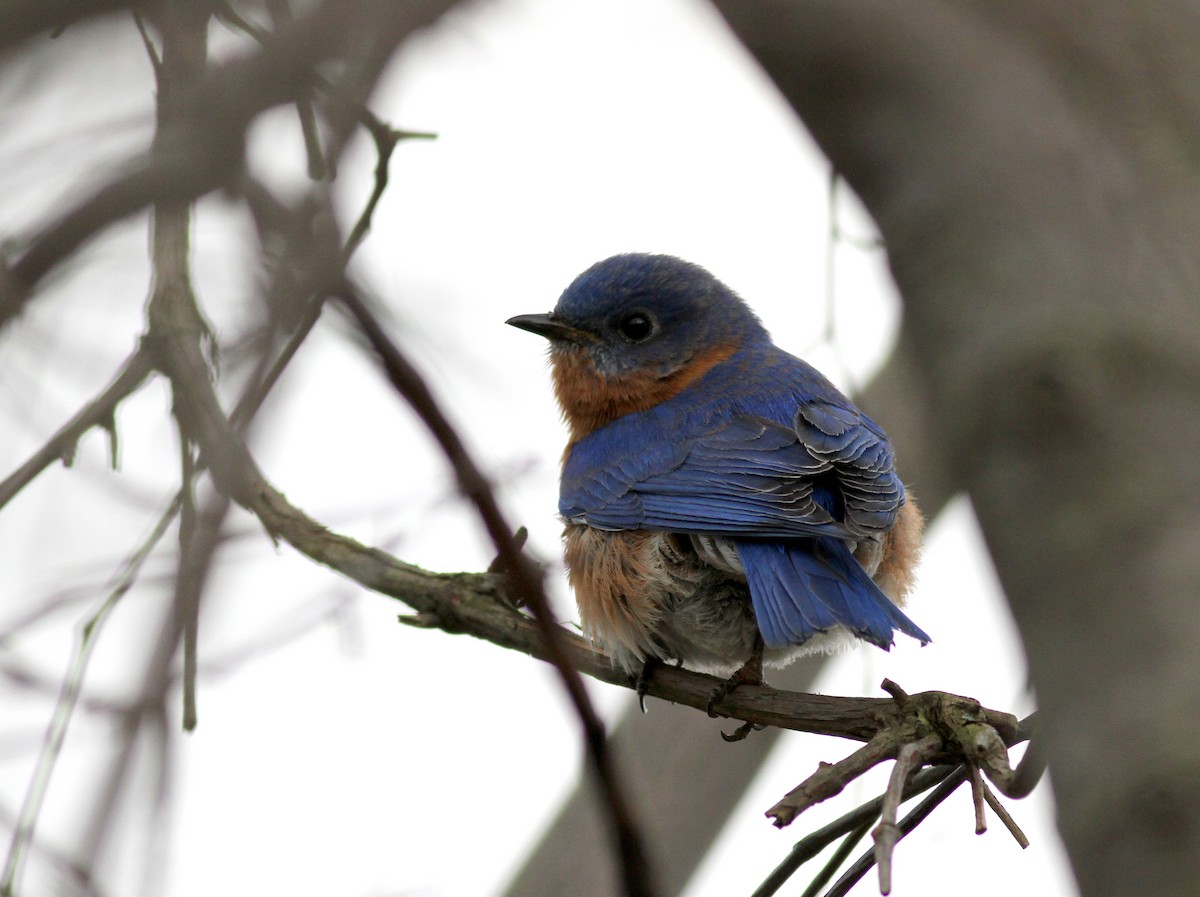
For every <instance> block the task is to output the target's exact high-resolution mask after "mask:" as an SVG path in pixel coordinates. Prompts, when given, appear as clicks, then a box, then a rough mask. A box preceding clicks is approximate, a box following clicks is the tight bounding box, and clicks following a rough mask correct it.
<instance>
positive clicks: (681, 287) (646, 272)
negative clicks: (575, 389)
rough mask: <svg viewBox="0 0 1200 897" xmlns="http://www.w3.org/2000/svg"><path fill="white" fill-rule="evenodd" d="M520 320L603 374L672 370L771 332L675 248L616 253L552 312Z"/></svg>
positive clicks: (660, 374)
mask: <svg viewBox="0 0 1200 897" xmlns="http://www.w3.org/2000/svg"><path fill="white" fill-rule="evenodd" d="M508 323H509V324H512V325H513V326H514V327H520V328H522V329H523V330H529V331H532V332H534V333H538V334H541V335H542V336H544V337H546V338H547V339H549V340H550V341H551V346H552V347H553V349H554V350H556V351H569V352H579V351H583V352H585V353H586V354H587V356H588V357H589V358H590V359H591V361H592V363H593V365H594V366H595V370H596V371H597V372H598V373H599V374H600V375H602V376H604V377H615V378H620V377H623V376H627V375H629V374H632V373H635V372H642V373H646V374H651V375H653V376H655V377H659V378H662V377H666V376H669V375H671V374H673V373H675V372H676V371H679V370H681V369H683V368H684V367H686V366H687V365H688V363H689V362H691V361H693V360H694V359H696V358H697V357H699V356H701V355H703V354H704V353H706V352H707V351H709V350H711V349H712V348H714V347H716V346H737V347H740V346H742V345H745V344H746V343H747V342H750V341H753V340H758V339H765V338H766V331H764V330H763V327H762V324H761V323H759V320H758V318H757V317H755V315H754V312H752V311H751V310H750V309H749V307H748V306H747V305H746V303H744V302H743V301H742V300H741V299H740V298H738V296H737V294H735V293H734V292H733V291H732V290H731V289H729V287H727V286H725V284H723V283H721V281H719V280H717V279H716V278H715V277H713V276H712V275H711V274H709V273H708V272H707V271H705V270H704V269H703V268H701V267H700V266H699V265H693V264H692V263H691V262H685V261H683V260H682V259H678V258H675V257H674V256H669V255H644V254H638V253H630V254H627V255H616V256H613V257H612V258H609V259H605V260H604V261H602V262H597V263H596V264H594V265H592V267H590V268H588V269H587V270H586V271H584V272H583V273H582V274H580V275H579V276H578V277H577V278H575V280H574V282H572V283H571V285H570V286H568V287H567V288H566V290H565V291H564V292H563V294H562V296H561V297H559V300H558V305H556V306H555V308H554V311H553V312H551V313H550V314H548V315H519V316H517V317H515V318H512V319H510V320H509V321H508Z"/></svg>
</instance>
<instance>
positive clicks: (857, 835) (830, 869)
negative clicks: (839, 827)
mask: <svg viewBox="0 0 1200 897" xmlns="http://www.w3.org/2000/svg"><path fill="white" fill-rule="evenodd" d="M870 831H871V823H869V822H868V823H867V824H866V825H860V826H859V827H858V828H856V829H855V830H854V831H852V832H850V833H848V834H847V835H846V837H845V838H843V839H842V843H841V844H839V845H838V849H837V850H835V851H834V852H833V855H832V856H831V857H830V858H829V861H828V862H827V863H826V864H825V865H824V866H822V867H821V871H820V872H818V873H817V874H816V876H815V877H814V878H813V880H812V881H810V882H809V883H808V887H807V888H805V889H804V893H803V894H801V895H800V897H816V895H817V894H819V893H820V892H821V888H823V887H825V885H827V884H829V879H831V878H833V875H834V873H835V872H837V871H838V869H840V868H841V866H842V863H844V862H846V857H848V856H850V853H851V852H852V851H853V850H854V848H855V847H856V846H858V843H859V842H860V841H861V840H862V839H863V838H865V837H866V836H867V834H868V833H869V832H870Z"/></svg>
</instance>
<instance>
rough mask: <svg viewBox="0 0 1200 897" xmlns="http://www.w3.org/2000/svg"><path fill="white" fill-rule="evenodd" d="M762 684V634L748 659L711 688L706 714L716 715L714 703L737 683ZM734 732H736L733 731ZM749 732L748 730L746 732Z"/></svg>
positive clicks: (743, 736)
mask: <svg viewBox="0 0 1200 897" xmlns="http://www.w3.org/2000/svg"><path fill="white" fill-rule="evenodd" d="M762 684H763V642H762V636H761V635H760V636H759V637H758V640H757V641H756V642H755V645H754V650H753V651H751V652H750V659H749V660H747V661H746V662H745V663H744V664H742V665H741V666H740V667H738V669H737V671H736V672H734V674H733V675H732V676H730V677H729V678H728V679H726V680H725V681H724V682H722V683H721V684H720V685H718V686H717V687H716V688H714V689H713V693H712V694H711V695H709V698H708V706H707V708H706V709H707V710H708V715H709V716H711V717H713V718H714V719H715V718H716V716H717V711H716V705H717V704H719V703H720V702H721V701H722V700H724V699H725V697H726V696H728V695H729V694H731V693H732V692H733V690H734V689H735V688H737V687H738V686H739V685H762ZM739 731H740V730H739ZM735 734H736V733H735ZM746 734H749V730H747V733H746ZM745 737H746V735H741V736H739V737H738V738H735V739H734V740H735V741H741V740H742V739H743V738H745Z"/></svg>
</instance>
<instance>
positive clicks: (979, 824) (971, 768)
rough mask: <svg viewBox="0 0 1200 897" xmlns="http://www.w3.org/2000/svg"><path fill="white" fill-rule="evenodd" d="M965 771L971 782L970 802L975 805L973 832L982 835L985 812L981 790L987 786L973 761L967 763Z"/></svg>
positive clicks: (985, 823) (985, 821) (984, 826)
mask: <svg viewBox="0 0 1200 897" xmlns="http://www.w3.org/2000/svg"><path fill="white" fill-rule="evenodd" d="M967 773H968V775H969V779H970V782H971V803H972V805H973V806H974V807H975V834H977V835H982V834H983V833H984V832H986V831H987V813H985V812H984V809H983V806H984V797H983V791H984V789H985V788H986V787H987V786H986V785H985V784H984V783H983V773H981V772H980V771H979V767H978V766H976V765H975V764H974V763H967Z"/></svg>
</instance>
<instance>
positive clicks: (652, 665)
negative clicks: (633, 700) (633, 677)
mask: <svg viewBox="0 0 1200 897" xmlns="http://www.w3.org/2000/svg"><path fill="white" fill-rule="evenodd" d="M660 666H662V661H661V660H659V659H658V658H657V657H647V658H646V659H645V660H644V661H642V669H641V672H639V673H638V676H637V681H636V682H635V683H634V686H633V688H634V691H635V692H637V697H638V707H639V708H641V711H642V713H645V712H646V695H647V694H649V692H650V679H651V677H653V675H654V671H655V669H657V668H658V667H660Z"/></svg>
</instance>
